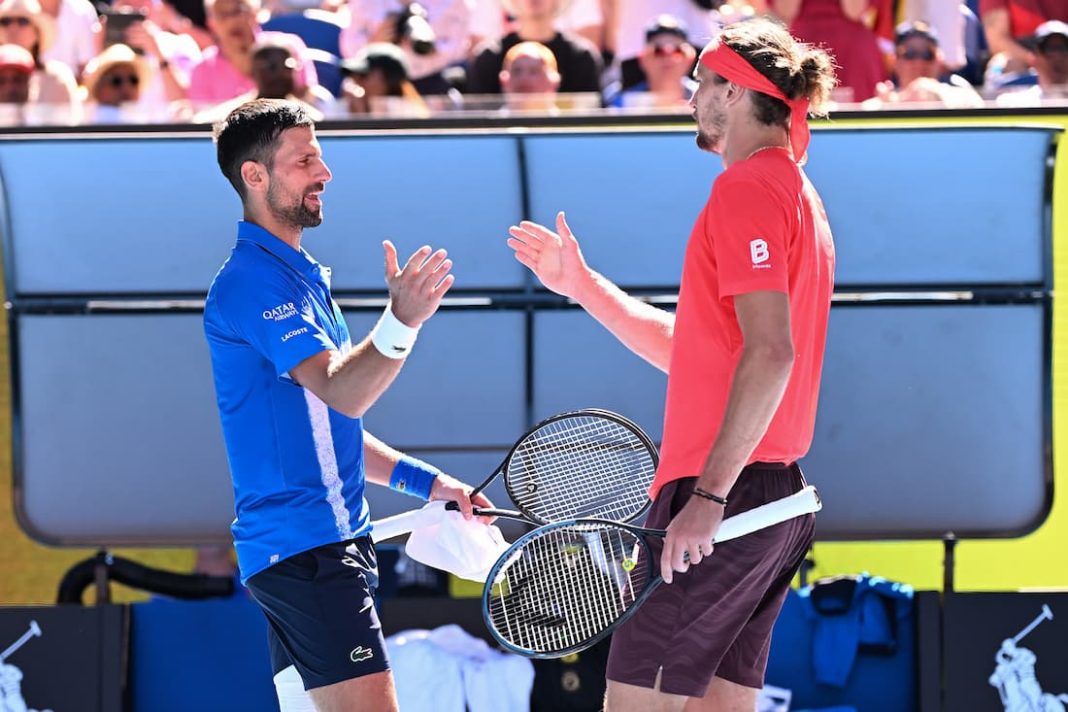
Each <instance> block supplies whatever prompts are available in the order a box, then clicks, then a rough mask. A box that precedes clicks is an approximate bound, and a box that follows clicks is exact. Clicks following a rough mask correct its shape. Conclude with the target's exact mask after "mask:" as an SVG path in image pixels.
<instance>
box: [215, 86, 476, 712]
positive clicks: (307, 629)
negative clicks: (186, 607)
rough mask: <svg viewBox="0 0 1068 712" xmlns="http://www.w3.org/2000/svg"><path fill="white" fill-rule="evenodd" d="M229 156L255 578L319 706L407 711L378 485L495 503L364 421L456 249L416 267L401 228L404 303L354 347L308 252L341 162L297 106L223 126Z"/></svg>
mask: <svg viewBox="0 0 1068 712" xmlns="http://www.w3.org/2000/svg"><path fill="white" fill-rule="evenodd" d="M215 142H216V147H217V152H218V160H219V167H220V168H221V169H222V172H223V174H224V175H225V176H226V177H227V179H229V181H230V183H231V184H232V185H233V186H234V188H235V189H236V190H237V192H238V194H239V195H240V196H241V202H242V205H243V206H244V220H243V221H242V222H241V223H239V225H238V230H237V243H236V245H235V246H234V248H233V251H232V252H231V254H230V257H229V259H228V260H227V261H226V263H225V264H224V265H223V266H222V269H220V270H219V273H218V274H217V275H216V277H215V281H214V282H213V283H212V285H211V289H210V291H209V292H208V298H207V302H206V304H205V308H204V331H205V334H206V336H207V339H208V344H209V346H210V350H211V361H212V370H213V372H214V379H215V391H216V398H217V400H218V405H219V413H220V416H221V418H222V426H223V435H224V437H225V440H226V450H227V455H228V458H229V463H230V473H231V477H232V479H233V484H234V498H235V502H236V510H237V511H236V514H237V517H236V519H235V520H234V523H233V526H232V530H233V535H234V545H235V548H236V551H237V559H238V566H239V567H240V570H241V578H242V580H243V581H244V582H245V584H246V585H247V586H248V588H249V590H250V591H251V592H252V595H253V597H254V598H255V600H256V602H257V603H258V604H259V605H260V607H261V608H262V609H263V612H264V614H265V615H266V616H267V620H268V622H269V624H270V626H269V629H270V633H269V644H270V648H271V661H272V664H273V666H274V672H275V675H276V683H277V684H278V687H279V696H280V701H281V702H282V705H283V706H282V708H283V710H286V704H285V701H284V700H283V699H281V698H283V695H282V689H283V688H282V685H281V683H280V682H279V679H280V676H281V674H283V673H284V674H285V675H291V674H292V671H291V670H290V667H291V666H292V668H294V669H295V670H296V672H297V673H299V676H300V681H301V682H302V683H303V687H304V689H306V690H308V692H309V693H310V698H311V700H312V701H313V702H314V704H315V707H316V709H318V710H320V712H322V711H325V710H346V711H353V710H368V711H371V710H373V711H374V712H388V711H389V710H396V709H397V701H396V694H395V691H394V686H393V678H392V674H391V673H390V671H389V661H388V660H387V658H386V649H385V644H384V642H383V638H382V631H381V626H380V624H379V620H378V614H377V612H376V610H375V605H374V599H373V593H374V588H375V586H376V585H377V581H378V569H377V565H376V560H375V552H374V547H373V546H372V544H371V541H370V538H369V536H368V535H369V533H370V529H371V526H370V522H371V519H370V514H369V512H368V508H367V501H366V499H365V498H364V483H365V482H366V481H370V482H373V483H375V484H380V485H388V486H390V487H392V488H393V489H396V490H400V491H403V492H406V493H408V494H411V495H415V496H417V497H421V498H423V499H436V500H454V501H457V502H458V503H459V504H460V508H461V510H462V512H463V514H464V516H465V517H471V516H472V504H474V505H476V506H481V507H490V506H492V505H491V503H490V502H489V500H487V499H486V498H485V497H483V496H481V495H478V496H475V497H474V498H473V502H472V497H471V496H470V492H471V488H470V487H468V486H467V485H465V484H463V483H462V482H459V481H458V480H456V479H454V478H452V477H450V476H448V475H446V474H443V473H442V472H440V471H438V470H437V469H435V468H433V467H431V466H430V465H428V464H426V463H424V462H421V461H419V460H416V459H414V458H411V457H408V456H404V455H402V454H401V453H399V452H397V451H396V450H393V449H392V448H390V447H388V446H387V445H385V444H384V443H382V442H381V441H379V440H377V439H376V438H374V437H373V436H372V435H371V434H370V433H367V432H364V430H363V427H362V423H361V418H362V416H363V414H364V413H365V412H367V409H368V408H370V407H371V406H372V405H373V404H374V403H375V401H376V400H377V399H378V398H379V396H381V395H382V393H383V392H384V391H385V390H386V388H387V387H388V386H389V384H390V383H391V382H392V381H393V379H394V378H395V377H396V375H397V373H398V372H399V371H400V369H401V366H402V365H403V364H404V360H405V357H406V356H407V355H408V354H409V353H410V351H411V349H412V346H413V344H414V343H415V338H416V334H417V333H418V331H419V327H420V325H421V324H422V323H423V322H424V321H426V320H427V319H429V318H430V317H431V316H432V315H433V314H434V312H435V311H436V310H437V308H438V306H439V305H440V304H441V300H442V297H444V295H445V293H446V292H447V291H448V289H449V287H450V286H451V285H452V283H453V276H452V275H450V274H449V270H450V269H451V267H452V263H451V261H450V260H449V259H447V257H446V254H445V251H444V250H437V251H436V252H432V251H431V248H430V247H423V248H421V249H419V250H417V251H416V252H415V253H414V254H413V255H412V256H411V257H410V258H409V259H408V261H407V262H406V263H405V265H404V266H403V267H401V266H400V265H399V263H398V261H397V252H396V249H395V248H394V247H393V245H392V244H391V243H389V242H388V241H387V242H385V243H384V244H383V247H384V250H385V272H386V282H387V284H388V285H389V296H390V302H389V305H388V306H387V307H386V310H385V312H384V313H383V315H382V318H381V320H380V321H379V322H378V324H377V325H376V326H375V327H374V329H373V330H372V331H371V333H370V334H369V335H368V336H366V337H365V338H363V339H362V340H361V341H359V342H358V343H357V344H356V345H355V346H354V345H353V344H352V342H351V340H350V337H349V331H348V328H347V327H346V325H345V320H344V318H343V317H342V314H341V310H340V309H339V308H338V306H337V304H336V303H335V302H334V301H333V299H332V297H331V294H330V270H329V268H327V267H324V266H323V265H320V264H319V263H318V262H316V261H315V259H313V258H312V257H311V255H309V254H308V253H307V252H306V251H304V249H303V248H302V247H301V235H302V233H303V230H304V228H307V227H315V226H317V225H319V224H320V223H321V222H322V220H323V212H322V210H323V199H322V195H323V191H324V190H325V188H326V184H327V183H328V182H329V181H330V178H331V173H330V169H329V168H328V167H327V165H326V163H325V162H324V161H323V154H322V149H321V148H320V146H319V142H318V141H317V140H316V137H315V127H314V124H313V123H312V120H311V118H310V117H309V116H308V114H307V113H306V111H305V110H304V109H303V108H302V107H301V106H300V105H298V104H296V103H293V102H286V101H276V100H256V101H252V102H249V103H246V104H244V105H242V106H240V107H238V108H237V109H235V110H234V111H232V112H231V113H230V114H229V115H228V116H227V118H226V119H225V120H224V121H223V122H222V123H221V124H219V125H218V126H216V128H215Z"/></svg>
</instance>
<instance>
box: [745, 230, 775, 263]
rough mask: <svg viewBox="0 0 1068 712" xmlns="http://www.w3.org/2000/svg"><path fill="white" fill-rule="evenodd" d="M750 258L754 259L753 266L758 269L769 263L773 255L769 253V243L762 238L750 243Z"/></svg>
mask: <svg viewBox="0 0 1068 712" xmlns="http://www.w3.org/2000/svg"><path fill="white" fill-rule="evenodd" d="M749 256H750V257H751V258H752V259H753V266H754V267H757V266H759V265H761V264H762V263H764V262H767V261H768V258H769V257H771V254H770V253H769V252H768V242H767V240H763V239H761V238H759V237H758V238H756V239H755V240H750V241H749Z"/></svg>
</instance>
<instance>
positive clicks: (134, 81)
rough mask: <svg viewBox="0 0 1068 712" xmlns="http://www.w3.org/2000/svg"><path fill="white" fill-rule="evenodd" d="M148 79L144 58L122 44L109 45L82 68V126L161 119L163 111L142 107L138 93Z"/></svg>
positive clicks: (148, 121)
mask: <svg viewBox="0 0 1068 712" xmlns="http://www.w3.org/2000/svg"><path fill="white" fill-rule="evenodd" d="M151 78H152V68H151V67H150V66H149V65H148V63H147V62H145V60H144V58H143V57H142V56H141V55H139V54H137V53H136V52H134V51H133V50H132V49H130V47H128V46H127V45H124V44H113V45H111V46H110V47H107V48H106V49H105V50H104V51H103V52H101V53H100V54H98V55H97V56H95V57H93V58H92V59H91V60H89V64H87V65H85V76H84V79H83V80H82V91H83V93H84V95H85V101H86V105H85V123H92V124H133V123H152V122H156V121H160V120H162V119H163V118H164V117H165V114H166V111H165V108H163V109H162V110H161V107H153V106H149V105H146V104H145V103H144V102H142V101H141V96H142V92H143V90H144V88H145V86H147V85H148V82H149V80H150V79H151Z"/></svg>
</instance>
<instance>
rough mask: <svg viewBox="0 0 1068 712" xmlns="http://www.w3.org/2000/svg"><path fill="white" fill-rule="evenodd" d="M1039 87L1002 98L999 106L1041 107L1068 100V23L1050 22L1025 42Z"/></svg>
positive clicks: (1003, 95)
mask: <svg viewBox="0 0 1068 712" xmlns="http://www.w3.org/2000/svg"><path fill="white" fill-rule="evenodd" d="M1024 44H1025V46H1026V47H1028V48H1029V49H1030V50H1031V63H1032V65H1033V66H1034V71H1035V73H1036V74H1037V75H1038V84H1036V85H1035V86H1032V87H1028V88H1027V89H1023V90H1020V91H1015V92H1009V93H1006V94H1002V95H1000V96H999V97H998V99H997V101H998V105H999V106H1008V107H1018V106H1039V105H1041V104H1042V103H1043V102H1045V101H1050V100H1058V101H1064V100H1068V23H1064V22H1061V21H1059V20H1050V21H1048V22H1044V23H1042V24H1041V25H1039V26H1038V29H1037V30H1035V34H1034V35H1032V36H1031V37H1029V38H1027V39H1026V40H1024Z"/></svg>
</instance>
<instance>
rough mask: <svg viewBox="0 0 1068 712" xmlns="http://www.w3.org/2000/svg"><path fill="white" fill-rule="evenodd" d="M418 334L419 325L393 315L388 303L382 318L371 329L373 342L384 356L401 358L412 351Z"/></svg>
mask: <svg viewBox="0 0 1068 712" xmlns="http://www.w3.org/2000/svg"><path fill="white" fill-rule="evenodd" d="M418 335H419V327H414V328H413V327H410V326H408V325H407V324H405V323H404V322H402V321H401V320H400V319H398V318H397V317H395V316H393V310H392V309H391V308H390V307H389V306H388V305H387V306H386V310H385V311H384V312H382V318H381V319H379V320H378V323H377V324H375V328H373V329H371V343H372V344H374V345H375V348H376V349H378V351H379V353H381V354H382V355H383V356H386V357H388V358H398V359H399V358H404V357H405V356H407V355H408V354H409V353H410V352H411V350H412V346H413V345H414V344H415V337H416V336H418Z"/></svg>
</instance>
